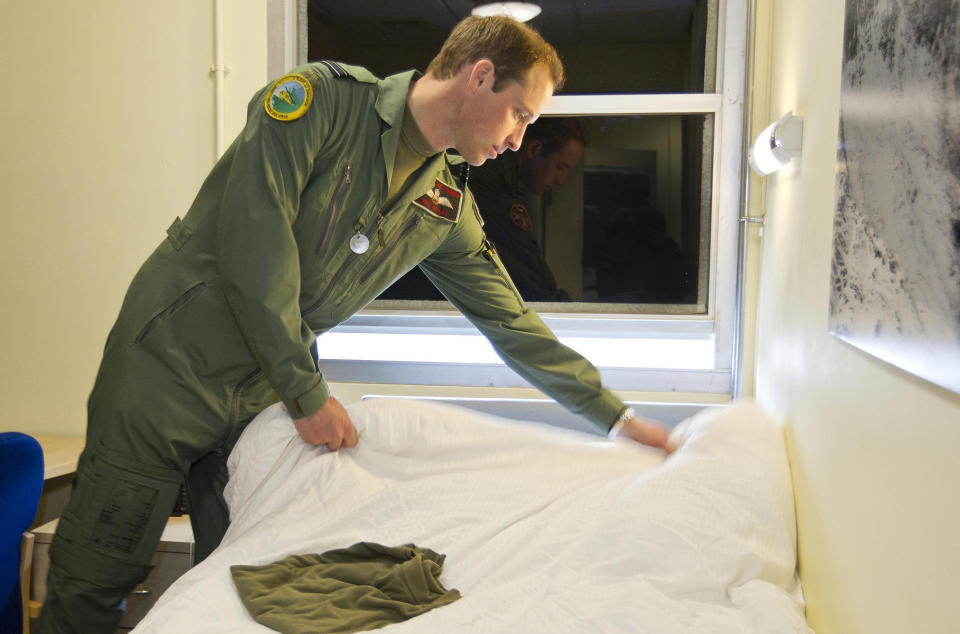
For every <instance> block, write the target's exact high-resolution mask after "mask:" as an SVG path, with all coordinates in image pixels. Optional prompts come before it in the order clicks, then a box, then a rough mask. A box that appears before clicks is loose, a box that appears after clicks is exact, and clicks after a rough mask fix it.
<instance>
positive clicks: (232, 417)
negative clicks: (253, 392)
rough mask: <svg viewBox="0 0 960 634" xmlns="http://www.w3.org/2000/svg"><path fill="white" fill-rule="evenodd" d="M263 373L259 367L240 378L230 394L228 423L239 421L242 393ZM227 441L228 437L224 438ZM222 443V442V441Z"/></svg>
mask: <svg viewBox="0 0 960 634" xmlns="http://www.w3.org/2000/svg"><path fill="white" fill-rule="evenodd" d="M262 375H263V370H261V369H260V368H257V369H256V370H254V371H253V372H251V373H250V374H248V375H247V376H245V377H243V378H242V379H240V382H239V383H237V386H236V387H235V388H233V394H232V395H231V396H230V410H229V412H228V414H227V425H228V427H229V426H232V425H233V424H234V423H235V422H237V412H238V410H239V409H240V394H241V393H242V392H243V390H244V388H246V387H247V386H248V385H250V384H251V383H253V382H254V381H256V380H257V379H259V378H260V377H261V376H262ZM229 435H230V431H229V430H228V431H227V436H229ZM224 442H226V439H224ZM221 444H222V443H221Z"/></svg>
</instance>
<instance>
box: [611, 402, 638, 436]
mask: <svg viewBox="0 0 960 634" xmlns="http://www.w3.org/2000/svg"><path fill="white" fill-rule="evenodd" d="M633 416H634V411H633V408H632V407H628V408H626V409H625V410H623V411H622V412H620V415H619V416H617V420H615V421H613V426H612V427H610V431H608V432H607V438H616V437H617V435H618V434H619V433H620V430H621V429H623V426H624V425H626V424H627V421H628V420H630V419H631V418H633Z"/></svg>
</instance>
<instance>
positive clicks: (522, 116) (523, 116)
mask: <svg viewBox="0 0 960 634" xmlns="http://www.w3.org/2000/svg"><path fill="white" fill-rule="evenodd" d="M526 119H527V113H525V112H520V111H519V110H517V123H523V122H524V121H526Z"/></svg>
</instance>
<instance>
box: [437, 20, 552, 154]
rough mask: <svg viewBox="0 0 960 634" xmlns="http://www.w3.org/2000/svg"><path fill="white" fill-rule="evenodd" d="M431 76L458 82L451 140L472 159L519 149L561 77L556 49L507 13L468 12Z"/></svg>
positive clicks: (456, 28) (445, 46)
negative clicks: (474, 14) (484, 14)
mask: <svg viewBox="0 0 960 634" xmlns="http://www.w3.org/2000/svg"><path fill="white" fill-rule="evenodd" d="M427 78H431V79H434V80H438V81H440V82H444V83H452V84H455V85H457V86H458V87H459V88H458V90H459V92H458V97H457V98H456V102H455V108H454V110H455V112H454V115H453V120H452V125H451V129H450V135H451V138H450V140H449V144H450V146H451V147H454V148H456V150H457V151H458V152H459V153H460V154H461V155H462V156H463V158H464V159H465V160H466V161H467V162H468V163H470V164H471V165H482V164H483V163H484V162H485V161H486V160H487V159H492V158H496V157H497V156H498V155H500V154H502V153H503V152H505V151H507V150H517V149H518V148H519V147H520V143H521V141H522V139H523V133H524V131H525V130H526V128H527V125H529V124H530V123H532V122H533V121H535V120H536V119H537V117H539V116H540V112H541V111H542V110H543V108H544V106H546V103H547V101H548V100H549V99H550V96H551V95H553V92H554V90H555V89H556V88H557V87H558V86H559V85H560V84H561V83H562V82H563V65H562V64H561V63H560V59H559V57H558V56H557V52H556V51H555V50H554V48H553V47H552V46H550V44H548V43H547V42H546V41H545V40H544V39H543V38H542V37H541V36H540V34H539V33H537V32H536V31H535V30H533V29H532V28H530V27H529V26H526V25H524V24H522V23H520V22H517V21H516V20H512V19H510V18H506V17H501V16H497V17H487V18H479V17H469V18H467V19H465V20H463V21H462V22H460V23H459V24H457V26H456V27H454V29H453V31H452V32H451V33H450V36H449V37H448V38H447V41H446V42H445V43H444V45H443V48H441V50H440V53H439V54H438V55H437V57H436V58H434V60H433V61H432V62H430V65H429V66H428V67H427Z"/></svg>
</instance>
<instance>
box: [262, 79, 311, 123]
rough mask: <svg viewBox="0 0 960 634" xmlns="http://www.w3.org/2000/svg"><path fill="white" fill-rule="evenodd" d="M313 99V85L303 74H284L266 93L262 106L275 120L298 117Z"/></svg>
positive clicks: (304, 111) (291, 119) (290, 119)
mask: <svg viewBox="0 0 960 634" xmlns="http://www.w3.org/2000/svg"><path fill="white" fill-rule="evenodd" d="M311 101H313V87H312V86H311V85H310V82H309V81H307V79H306V78H305V77H304V76H303V75H285V76H283V77H281V78H280V79H278V80H277V81H276V82H274V84H273V88H271V89H270V92H268V93H267V99H266V101H265V102H264V107H265V108H266V110H267V114H268V115H270V116H271V117H273V118H274V119H276V120H277V121H293V120H294V119H299V118H300V117H302V116H303V115H304V114H305V113H306V112H307V108H309V107H310V102H311Z"/></svg>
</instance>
